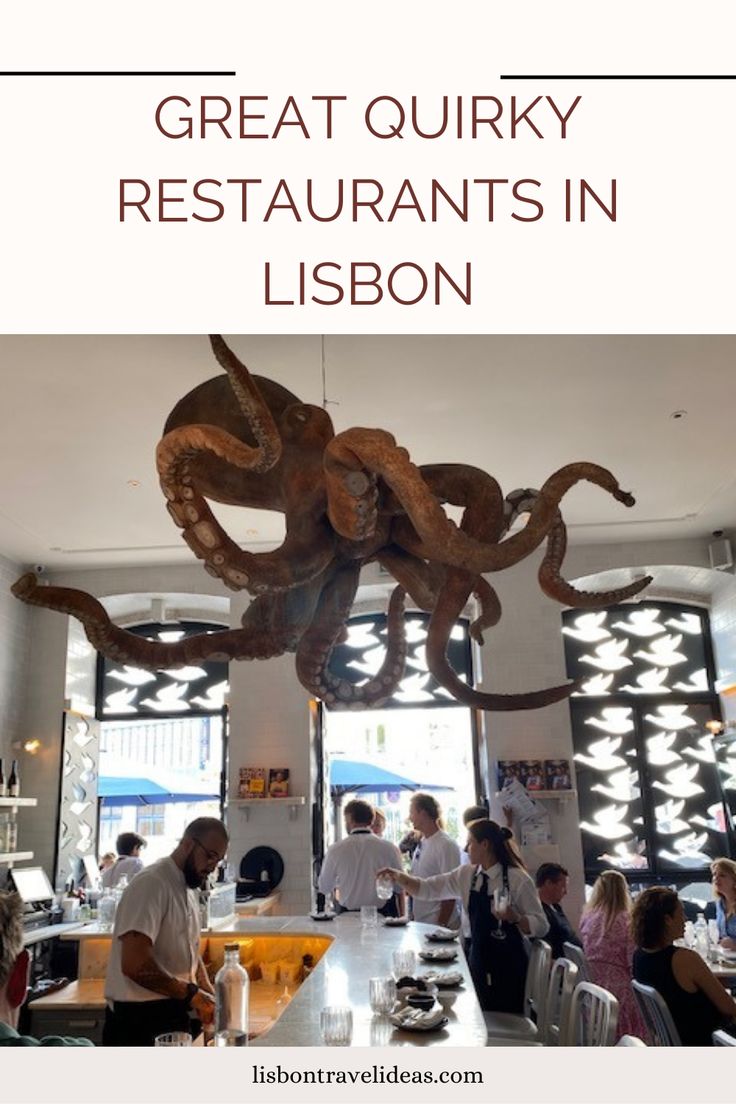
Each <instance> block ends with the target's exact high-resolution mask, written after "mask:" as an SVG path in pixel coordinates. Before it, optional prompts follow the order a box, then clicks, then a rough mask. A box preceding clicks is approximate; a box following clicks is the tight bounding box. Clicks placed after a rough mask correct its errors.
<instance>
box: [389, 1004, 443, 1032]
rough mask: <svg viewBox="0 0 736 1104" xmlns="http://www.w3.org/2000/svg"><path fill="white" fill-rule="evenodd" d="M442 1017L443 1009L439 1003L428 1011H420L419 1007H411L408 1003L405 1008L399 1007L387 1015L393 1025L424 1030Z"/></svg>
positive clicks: (435, 1023) (434, 1024) (434, 1025)
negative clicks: (396, 1010)
mask: <svg viewBox="0 0 736 1104" xmlns="http://www.w3.org/2000/svg"><path fill="white" fill-rule="evenodd" d="M444 1018H445V1010H444V1008H442V1006H441V1005H437V1006H436V1007H435V1008H430V1010H429V1011H428V1012H422V1010H421V1009H419V1008H412V1007H411V1006H410V1005H408V1006H407V1007H406V1008H400V1009H399V1011H398V1012H394V1013H392V1014H391V1015H390V1016H389V1019H390V1020H391V1023H392V1024H394V1026H395V1027H411V1028H422V1029H425V1030H428V1029H429V1028H431V1027H436V1026H437V1024H438V1023H440V1021H441V1020H444Z"/></svg>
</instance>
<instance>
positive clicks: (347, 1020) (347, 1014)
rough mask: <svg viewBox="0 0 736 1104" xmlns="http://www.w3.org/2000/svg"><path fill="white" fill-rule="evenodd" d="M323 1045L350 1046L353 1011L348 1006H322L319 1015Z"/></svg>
mask: <svg viewBox="0 0 736 1104" xmlns="http://www.w3.org/2000/svg"><path fill="white" fill-rule="evenodd" d="M319 1026H320V1031H321V1032H322V1042H323V1043H324V1045H325V1046H350V1041H351V1039H352V1038H353V1013H352V1009H350V1008H339V1007H337V1006H334V1005H333V1006H332V1007H329V1008H323V1009H322V1011H321V1013H320V1017H319Z"/></svg>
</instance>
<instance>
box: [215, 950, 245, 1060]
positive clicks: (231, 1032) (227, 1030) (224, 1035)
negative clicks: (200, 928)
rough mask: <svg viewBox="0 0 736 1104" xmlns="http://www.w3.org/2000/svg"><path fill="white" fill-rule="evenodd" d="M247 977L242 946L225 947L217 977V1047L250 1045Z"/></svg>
mask: <svg viewBox="0 0 736 1104" xmlns="http://www.w3.org/2000/svg"><path fill="white" fill-rule="evenodd" d="M248 989H249V981H248V973H247V971H246V970H244V969H243V967H242V966H241V965H240V945H239V944H238V943H226V944H225V961H224V962H223V964H222V967H221V968H220V969H219V970H218V972H217V976H216V977H215V1046H247V1045H248Z"/></svg>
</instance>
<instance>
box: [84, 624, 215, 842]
mask: <svg viewBox="0 0 736 1104" xmlns="http://www.w3.org/2000/svg"><path fill="white" fill-rule="evenodd" d="M218 627H219V626H216V625H213V624H212V623H200V622H194V621H181V622H176V623H165V624H159V623H148V624H143V625H137V626H135V627H134V628H132V629H131V630H130V631H131V632H133V633H135V634H136V635H139V636H142V637H144V638H145V639H148V640H159V641H168V642H171V643H175V642H176V641H178V640H181V639H183V638H185V637H187V636H192V635H196V634H200V633H202V632H212V631H217V629H218ZM227 691H228V664H227V663H222V662H209V661H207V662H203V663H201V664H197V665H194V664H192V665H190V666H187V667H179V668H173V669H171V670H159V671H143V670H140V669H138V668H135V667H131V666H130V665H129V664H121V663H118V662H116V661H114V660H109V659H106V658H105V657H103V656H98V664H97V716H98V718H99V719H100V721H101V722H102V723H101V725H100V760H99V774H100V778H99V807H100V817H99V848H100V851H106V850H112V849H114V844H115V838H116V836H117V834H118V832H120V831H135V832H138V833H139V834H140V835H142V836H144V837H145V838H146V839H147V841H148V847H147V848H146V850H145V852H144V853H143V856H142V857H143V860H144V862H150V861H152V860H153V859H156V858H159V857H161V855H164V854H168V853H169V852H170V851H171V850H172V848H173V847H174V846H175V844H176V841H177V839H179V838H180V837H181V834H182V831H183V830H184V827H185V825H186V824H187V823H188V821H190V820H192V819H193V818H194V817H196V816H219V815H220V813H221V810H222V805H223V800H224V794H225V765H226V761H227V724H226V713H227V711H226V707H225V701H226V695H227Z"/></svg>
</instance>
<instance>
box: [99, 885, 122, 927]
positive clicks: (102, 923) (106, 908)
mask: <svg viewBox="0 0 736 1104" xmlns="http://www.w3.org/2000/svg"><path fill="white" fill-rule="evenodd" d="M117 904H118V902H117V899H116V897H115V894H114V893H113V891H112V890H111V889H105V890H104V891H103V893H102V896H101V897H100V899H99V901H98V903H97V923H98V925H99V928H100V931H112V927H113V924H114V923H115V909H116V908H117Z"/></svg>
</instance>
